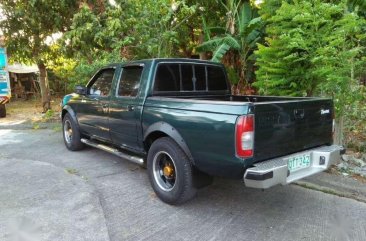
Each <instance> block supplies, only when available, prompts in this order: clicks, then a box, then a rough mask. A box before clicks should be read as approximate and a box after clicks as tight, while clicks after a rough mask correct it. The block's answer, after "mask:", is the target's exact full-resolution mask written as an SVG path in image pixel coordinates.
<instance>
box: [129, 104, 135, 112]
mask: <svg viewBox="0 0 366 241" xmlns="http://www.w3.org/2000/svg"><path fill="white" fill-rule="evenodd" d="M127 110H128V111H134V110H135V106H133V105H128V106H127Z"/></svg>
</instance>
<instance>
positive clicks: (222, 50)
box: [211, 43, 230, 62]
mask: <svg viewBox="0 0 366 241" xmlns="http://www.w3.org/2000/svg"><path fill="white" fill-rule="evenodd" d="M229 50H230V46H229V45H228V44H226V43H223V44H221V45H220V46H219V47H218V48H217V49H216V51H215V52H214V53H213V55H212V59H211V61H213V62H221V59H222V57H224V55H225V54H226V53H227V51H229Z"/></svg>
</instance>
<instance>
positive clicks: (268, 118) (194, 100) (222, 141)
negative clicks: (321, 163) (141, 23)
mask: <svg viewBox="0 0 366 241" xmlns="http://www.w3.org/2000/svg"><path fill="white" fill-rule="evenodd" d="M152 107H153V108H159V107H161V108H162V109H164V112H165V113H166V115H167V116H165V117H164V120H169V119H171V117H172V116H177V115H178V116H179V113H180V115H181V119H180V122H179V123H180V124H179V125H181V126H182V123H183V122H185V124H187V125H191V126H193V125H196V126H197V127H198V126H200V128H198V129H196V128H191V129H189V130H188V129H184V128H183V129H182V130H179V131H180V132H181V133H182V135H188V136H187V138H188V139H189V140H191V139H192V137H194V138H199V139H201V142H202V143H203V142H210V141H211V142H212V140H215V142H216V143H210V144H206V145H207V146H209V147H208V148H207V149H205V150H202V146H205V145H204V144H202V143H200V145H201V151H202V152H200V153H194V154H197V156H198V159H200V160H206V158H211V160H210V161H213V162H221V160H215V158H224V156H223V155H225V156H226V157H231V158H232V157H233V156H235V154H234V152H235V147H234V140H231V139H233V137H234V132H235V120H236V118H237V117H238V116H240V115H245V114H254V116H255V139H254V156H253V158H250V159H248V160H244V163H243V164H244V165H245V166H250V165H252V164H254V163H255V162H260V161H264V160H268V159H271V158H275V157H279V156H284V155H288V154H291V153H295V152H299V151H303V150H307V149H311V148H314V147H318V146H322V145H330V144H331V143H332V121H333V120H332V115H333V113H332V111H333V109H332V101H331V100H330V99H322V98H303V97H272V96H233V95H210V96H209V95H207V94H206V95H200V94H196V95H191V96H189V95H184V94H183V95H177V96H153V97H148V98H147V101H146V104H145V108H147V109H146V111H148V110H149V108H152ZM159 109H160V108H159ZM162 109H160V110H159V111H161V110H162ZM159 111H158V112H159ZM197 112H198V113H199V114H198V113H197ZM183 113H184V114H183ZM205 113H206V114H205ZM220 114H221V115H220ZM223 114H224V115H223ZM184 115H185V116H184ZM175 118H176V117H175ZM186 118H187V119H186ZM192 118H193V119H192ZM203 123H206V124H207V125H211V126H216V127H217V128H216V130H215V132H214V133H212V131H208V130H206V132H205V133H206V134H205V136H203V135H202V133H203V132H202V130H204V129H206V128H205V127H204V125H203ZM179 125H178V127H177V128H179ZM173 126H174V124H173ZM225 137H226V138H225ZM227 137H231V138H230V140H229V139H227ZM191 143H193V144H191ZM191 143H188V145H194V142H191ZM229 145H230V147H229ZM190 149H192V150H195V149H196V148H195V147H192V148H190ZM204 151H206V152H210V154H209V156H210V157H208V156H205V155H204V154H203V152H204ZM216 152H217V155H215V153H216ZM228 152H230V153H228ZM219 153H221V154H219ZM207 161H209V160H207ZM222 161H224V160H222ZM223 163H230V161H229V160H227V159H226V160H225V162H223ZM207 166H209V165H207Z"/></svg>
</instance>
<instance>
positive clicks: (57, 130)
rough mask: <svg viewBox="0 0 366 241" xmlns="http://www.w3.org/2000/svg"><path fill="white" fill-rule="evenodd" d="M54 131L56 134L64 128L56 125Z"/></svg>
mask: <svg viewBox="0 0 366 241" xmlns="http://www.w3.org/2000/svg"><path fill="white" fill-rule="evenodd" d="M52 130H53V131H55V132H60V131H61V130H62V126H61V125H56V126H54V127H52Z"/></svg>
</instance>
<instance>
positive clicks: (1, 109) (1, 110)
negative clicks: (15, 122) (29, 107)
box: [0, 104, 6, 118]
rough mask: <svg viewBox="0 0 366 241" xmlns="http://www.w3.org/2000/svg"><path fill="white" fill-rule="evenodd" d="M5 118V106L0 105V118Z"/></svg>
mask: <svg viewBox="0 0 366 241" xmlns="http://www.w3.org/2000/svg"><path fill="white" fill-rule="evenodd" d="M4 117H6V107H5V104H1V105H0V118H4Z"/></svg>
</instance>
